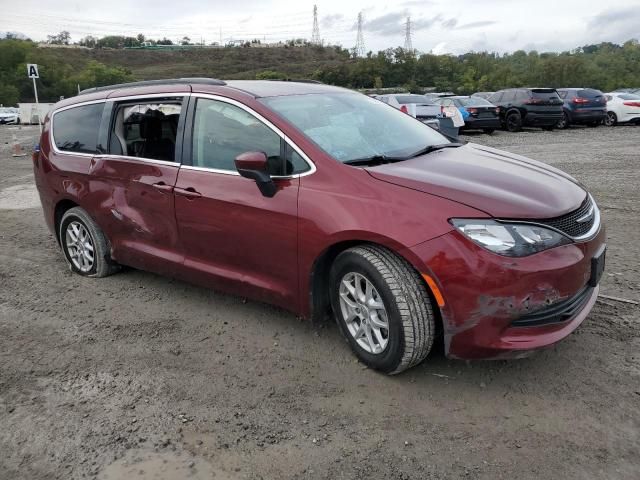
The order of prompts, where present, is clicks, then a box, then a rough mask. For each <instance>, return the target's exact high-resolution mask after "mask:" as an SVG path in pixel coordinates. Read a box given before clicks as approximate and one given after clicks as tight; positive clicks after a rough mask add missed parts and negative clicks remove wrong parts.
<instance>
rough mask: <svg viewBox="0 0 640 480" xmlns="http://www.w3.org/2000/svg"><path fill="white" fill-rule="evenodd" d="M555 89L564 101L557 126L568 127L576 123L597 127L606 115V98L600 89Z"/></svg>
mask: <svg viewBox="0 0 640 480" xmlns="http://www.w3.org/2000/svg"><path fill="white" fill-rule="evenodd" d="M557 91H558V95H560V98H562V100H563V101H564V105H563V106H562V118H561V119H560V121H559V122H558V128H569V125H571V124H577V123H580V124H584V125H588V126H590V127H597V126H598V125H600V124H601V123H602V122H603V121H604V119H605V117H606V116H607V100H606V98H605V96H604V93H602V92H601V91H600V90H595V89H593V88H558V89H557Z"/></svg>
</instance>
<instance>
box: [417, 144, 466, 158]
mask: <svg viewBox="0 0 640 480" xmlns="http://www.w3.org/2000/svg"><path fill="white" fill-rule="evenodd" d="M463 145H464V143H458V142H451V143H441V144H438V145H429V146H428V147H425V148H423V149H421V150H418V151H417V152H414V153H412V154H411V155H409V156H408V157H406V158H405V160H407V159H409V158H415V157H419V156H420V155H426V154H427V153H431V152H437V151H438V150H442V149H445V148H457V147H462V146H463Z"/></svg>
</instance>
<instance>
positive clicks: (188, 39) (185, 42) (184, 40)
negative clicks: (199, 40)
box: [180, 36, 191, 45]
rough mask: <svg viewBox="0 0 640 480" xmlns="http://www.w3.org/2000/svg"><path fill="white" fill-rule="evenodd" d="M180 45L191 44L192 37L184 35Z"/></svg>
mask: <svg viewBox="0 0 640 480" xmlns="http://www.w3.org/2000/svg"><path fill="white" fill-rule="evenodd" d="M180 45H191V39H190V38H189V37H187V36H184V37H182V40H180Z"/></svg>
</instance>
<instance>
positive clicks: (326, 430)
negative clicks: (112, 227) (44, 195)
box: [0, 126, 640, 480]
mask: <svg viewBox="0 0 640 480" xmlns="http://www.w3.org/2000/svg"><path fill="white" fill-rule="evenodd" d="M36 133H37V127H22V128H18V127H8V126H2V127H0V478H1V479H2V480H5V479H7V480H16V479H29V480H34V479H53V478H56V479H76V478H93V477H97V478H99V479H103V480H107V479H125V478H136V479H151V478H164V479H168V478H171V479H182V478H192V479H304V478H312V479H316V478H318V479H364V478H367V479H458V478H471V479H514V478H518V479H531V478H544V479H638V478H640V322H639V320H640V315H639V314H640V307H639V306H638V305H637V304H632V303H623V302H619V301H616V300H611V299H605V298H600V299H599V301H598V303H597V304H596V307H595V309H594V310H593V312H592V314H591V315H590V316H589V317H588V319H587V320H586V321H585V323H584V324H583V325H582V326H581V327H580V328H579V329H578V330H577V331H576V332H575V333H574V334H573V335H571V336H570V337H568V338H567V339H566V340H564V341H563V342H561V343H560V344H558V345H557V346H555V347H554V348H551V349H548V350H545V351H542V352H539V353H538V354H536V355H534V356H532V357H531V358H528V359H524V360H517V361H497V362H462V361H453V360H447V359H445V358H444V357H443V355H442V350H441V349H440V350H436V351H435V352H433V353H432V354H431V355H430V356H429V358H428V359H427V360H426V361H425V362H424V363H423V364H422V365H420V366H419V367H417V368H414V369H412V370H410V371H408V372H406V373H405V374H402V375H399V376H396V377H387V376H384V375H380V374H378V373H375V372H374V371H371V370H369V369H366V368H364V367H363V365H362V364H360V363H358V362H357V361H355V360H354V356H353V355H352V354H351V352H350V351H349V348H348V345H347V344H346V343H345V342H344V341H343V340H342V339H341V338H340V335H339V332H338V329H337V327H336V326H335V325H334V324H330V323H328V324H316V325H314V324H312V323H310V322H302V321H300V320H298V319H296V318H295V317H294V316H293V315H291V314H289V313H286V312H284V311H281V310H279V309H276V308H273V307H270V306H266V305H263V304H260V303H255V302H251V301H248V302H247V301H245V300H244V299H242V298H238V297H233V296H227V295H222V294H219V293H216V292H212V291H208V290H205V289H202V288H198V287H194V286H191V285H188V284H184V283H180V282H177V281H173V280H170V279H167V278H162V277H158V276H156V275H152V274H149V273H145V272H140V271H136V270H127V271H124V272H122V273H119V274H117V275H114V276H111V277H108V278H105V279H101V280H95V279H83V278H81V277H79V276H77V275H74V274H72V273H70V272H69V270H68V269H67V268H66V265H65V262H64V260H63V257H62V255H61V253H60V251H59V250H58V248H57V247H56V244H55V242H54V240H53V238H52V237H51V235H50V234H49V232H48V230H47V229H46V227H45V224H44V220H43V217H42V212H41V210H40V207H39V203H38V198H37V195H36V192H35V188H34V186H33V175H32V168H31V160H30V157H24V158H13V157H11V154H10V143H11V139H12V135H13V134H15V135H17V136H18V139H19V141H20V142H21V143H22V144H23V145H24V146H25V147H26V148H30V147H31V146H32V145H33V143H34V141H35V139H36ZM639 138H640V127H616V128H612V129H608V128H604V127H600V128H597V129H587V128H574V129H571V130H569V131H566V132H558V131H555V132H542V131H539V130H529V131H526V132H523V133H519V134H509V133H504V132H496V133H495V134H494V135H492V136H487V135H484V134H482V135H472V136H468V137H467V139H469V140H471V141H474V142H478V143H483V144H487V145H491V146H496V147H498V148H503V149H505V150H511V151H514V152H517V153H521V154H524V155H527V156H530V157H532V158H535V159H539V160H542V161H545V162H548V163H550V164H552V165H555V166H557V167H560V168H562V169H564V170H566V171H568V172H569V173H571V174H572V175H574V176H575V177H577V178H578V179H579V180H581V181H582V182H583V183H584V184H585V185H586V186H587V187H588V188H589V189H590V190H591V191H592V192H593V194H594V196H595V198H596V200H597V201H598V203H599V205H600V206H601V208H602V211H603V214H604V219H605V222H606V224H607V228H608V239H609V240H608V242H609V251H608V255H607V262H608V264H607V271H606V273H605V277H604V280H603V285H602V291H601V293H602V294H604V295H611V296H615V297H621V298H626V299H629V300H633V301H635V302H638V301H640V298H639V297H640V295H639V292H640V270H639V268H640V265H639V262H638V259H639V258H640V252H639V250H640V241H638V238H637V237H638V234H640V228H639V227H638V216H639V214H640V212H639V208H640V188H638V186H639V185H640V175H639V168H640V150H639V148H638V139H639ZM7 142H9V143H7Z"/></svg>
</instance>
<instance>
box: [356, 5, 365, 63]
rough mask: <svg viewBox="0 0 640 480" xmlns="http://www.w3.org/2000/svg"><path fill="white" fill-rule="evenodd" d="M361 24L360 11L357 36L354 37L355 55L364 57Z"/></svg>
mask: <svg viewBox="0 0 640 480" xmlns="http://www.w3.org/2000/svg"><path fill="white" fill-rule="evenodd" d="M363 24H364V17H363V16H362V12H360V13H358V36H357V37H356V48H355V54H356V57H364V55H365V49H364V36H363V34H362V25H363Z"/></svg>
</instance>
